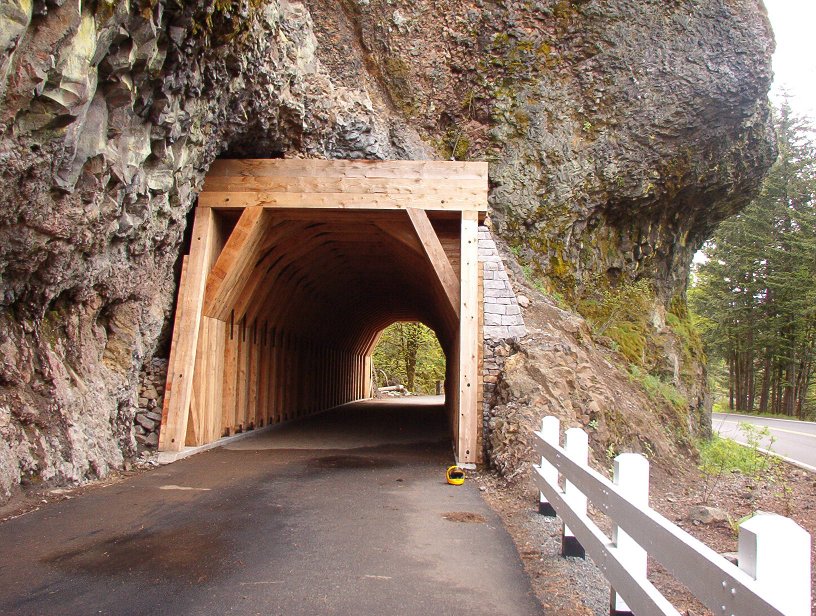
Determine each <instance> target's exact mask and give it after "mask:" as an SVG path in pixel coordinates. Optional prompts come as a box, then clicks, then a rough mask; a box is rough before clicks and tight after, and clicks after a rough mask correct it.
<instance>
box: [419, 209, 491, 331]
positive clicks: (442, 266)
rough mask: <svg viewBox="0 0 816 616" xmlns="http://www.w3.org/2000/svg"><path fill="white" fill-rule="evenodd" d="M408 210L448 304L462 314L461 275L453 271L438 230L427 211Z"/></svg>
mask: <svg viewBox="0 0 816 616" xmlns="http://www.w3.org/2000/svg"><path fill="white" fill-rule="evenodd" d="M406 211H407V213H408V218H409V219H410V220H411V224H412V225H413V227H414V231H415V232H416V234H417V237H418V238H419V241H420V242H421V243H422V248H423V250H424V251H425V255H426V256H427V257H428V261H429V262H430V264H431V267H433V270H434V272H435V273H436V277H437V278H438V279H439V282H440V283H441V284H442V290H443V291H444V292H445V297H446V298H447V300H448V304H449V305H450V308H451V310H453V313H454V314H455V315H456V316H457V317H458V316H459V314H460V306H459V296H460V292H459V277H458V276H457V275H456V272H454V271H453V267H452V266H451V264H450V261H449V260H448V256H447V255H446V254H445V250H444V248H442V244H441V242H440V241H439V238H438V237H437V235H436V231H434V228H433V226H432V225H431V221H430V220H429V219H428V214H427V212H425V211H423V210H415V209H413V208H409V209H408V210H406ZM474 220H475V219H474Z"/></svg>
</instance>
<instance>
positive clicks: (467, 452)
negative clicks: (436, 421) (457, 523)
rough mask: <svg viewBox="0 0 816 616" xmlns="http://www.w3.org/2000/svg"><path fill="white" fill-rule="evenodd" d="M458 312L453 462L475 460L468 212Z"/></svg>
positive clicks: (473, 258) (475, 284) (473, 240)
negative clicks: (454, 450) (457, 379)
mask: <svg viewBox="0 0 816 616" xmlns="http://www.w3.org/2000/svg"><path fill="white" fill-rule="evenodd" d="M461 242H462V248H461V255H462V257H461V281H462V288H461V308H460V313H459V314H460V320H459V354H458V355H459V405H458V406H459V408H458V422H457V423H458V425H459V430H458V435H457V443H456V452H457V461H458V462H459V463H460V464H473V463H475V462H476V461H477V459H478V452H477V451H476V447H477V425H476V422H477V417H478V416H479V413H478V409H477V408H476V401H477V398H478V391H477V389H478V387H479V379H478V365H479V344H480V341H479V309H480V306H479V255H478V253H479V251H478V243H479V222H478V219H477V217H476V215H475V213H472V212H462V240H461Z"/></svg>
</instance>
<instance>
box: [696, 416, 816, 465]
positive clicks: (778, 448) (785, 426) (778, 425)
mask: <svg viewBox="0 0 816 616" xmlns="http://www.w3.org/2000/svg"><path fill="white" fill-rule="evenodd" d="M742 422H745V423H749V424H752V425H755V426H759V427H760V428H762V427H765V426H767V427H768V429H769V430H770V431H771V435H772V436H773V437H774V439H775V440H774V442H773V445H772V447H771V449H772V451H773V452H774V453H777V454H779V455H781V456H784V457H785V458H788V459H790V460H791V461H793V462H796V463H798V464H800V465H803V466H805V467H808V468H810V470H813V471H816V423H812V422H809V421H797V420H795V419H771V418H769V417H757V416H755V415H739V414H737V413H712V415H711V423H712V427H713V429H714V431H715V432H719V433H720V434H721V435H722V436H727V437H728V438H732V439H734V440H735V441H739V442H740V443H745V442H746V439H745V434H743V433H742V431H740V429H739V424H740V423H742ZM768 444H769V441H768V439H767V438H766V439H763V442H762V445H761V447H763V448H767V447H768Z"/></svg>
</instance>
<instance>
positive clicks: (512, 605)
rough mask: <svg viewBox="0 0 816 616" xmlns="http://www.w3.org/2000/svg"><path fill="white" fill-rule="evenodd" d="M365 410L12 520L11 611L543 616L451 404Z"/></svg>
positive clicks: (5, 596)
mask: <svg viewBox="0 0 816 616" xmlns="http://www.w3.org/2000/svg"><path fill="white" fill-rule="evenodd" d="M433 402H438V399H437V400H432V401H428V400H426V401H425V404H424V405H414V406H406V405H405V403H402V404H399V403H391V402H378V401H373V402H372V403H368V404H366V403H363V404H356V405H351V406H347V407H344V408H342V409H339V410H335V411H332V412H328V413H324V414H322V415H319V416H316V417H313V418H310V419H307V420H303V421H300V422H297V423H293V424H291V425H289V426H279V427H276V428H275V429H273V430H270V431H268V432H266V433H260V434H258V435H254V436H252V437H250V438H247V439H245V440H243V441H238V442H235V443H233V444H232V445H228V446H226V447H221V448H217V449H213V450H210V451H207V452H205V453H201V454H199V455H196V456H193V457H190V458H187V459H185V460H182V461H180V462H176V463H174V464H171V465H169V466H164V467H160V468H159V469H156V470H154V471H152V472H145V473H141V474H138V475H136V476H133V477H130V478H128V479H125V480H123V481H121V482H119V483H115V484H113V485H110V486H106V487H98V488H94V489H85V490H81V491H80V492H81V493H79V494H77V495H76V496H75V497H74V498H72V499H70V500H64V501H60V502H54V503H51V504H48V505H44V506H43V507H42V508H41V509H39V510H37V511H34V512H31V513H28V514H25V515H23V516H21V517H18V518H15V519H12V520H9V521H7V522H5V523H3V524H0V552H1V553H2V556H1V557H0V614H14V615H20V616H26V615H38V616H47V615H50V614H59V615H61V616H70V615H73V614H114V615H130V614H134V615H135V614H139V615H143V614H151V615H161V614H168V615H170V614H172V615H174V616H180V615H185V614H190V615H192V614H196V615H200V614H219V615H221V614H247V615H248V614H263V615H265V616H266V615H274V614H281V615H286V616H298V615H304V616H305V615H317V614H320V615H324V614H325V615H341V614H342V615H374V614H376V615H378V616H379V615H382V614H407V615H411V614H413V615H426V614H434V615H443V614H450V615H453V614H484V615H487V614H490V615H496V614H506V615H528V614H529V615H532V614H541V613H542V610H541V606H540V604H539V603H538V602H537V601H536V600H535V598H534V596H533V593H532V590H531V587H530V582H529V579H528V578H527V577H526V575H525V573H524V571H523V567H522V563H521V560H520V559H519V556H518V554H517V552H516V550H515V547H514V546H513V543H512V540H511V539H510V536H509V535H508V533H507V532H506V531H505V529H504V528H503V527H502V525H501V522H500V520H499V519H498V517H497V516H496V515H495V514H494V513H493V512H492V510H490V509H489V508H488V507H487V505H486V504H485V503H484V501H483V500H482V498H481V494H480V492H479V490H478V489H477V487H476V486H475V484H474V483H473V482H466V483H465V485H464V486H461V487H454V486H449V485H448V484H447V483H445V481H444V472H445V468H446V467H447V465H448V464H449V463H451V456H452V453H451V443H450V436H449V433H448V431H447V420H446V418H445V415H444V411H443V409H442V408H441V407H439V406H437V405H436V404H433Z"/></svg>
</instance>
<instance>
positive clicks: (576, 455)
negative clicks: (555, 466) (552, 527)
mask: <svg viewBox="0 0 816 616" xmlns="http://www.w3.org/2000/svg"><path fill="white" fill-rule="evenodd" d="M564 451H566V453H567V457H568V458H569V459H570V460H572V461H573V462H576V463H577V464H582V465H584V466H586V464H587V461H588V460H589V437H588V436H587V433H586V432H584V431H583V430H582V429H581V428H570V429H569V430H567V431H566V439H565V442H564ZM564 499H565V500H566V501H567V502H569V503H570V507H572V509H573V511H575V512H577V513H578V514H579V515H586V510H587V497H586V496H585V495H584V493H583V492H581V490H579V489H578V487H577V486H575V485H573V484H572V482H570V481H567V482H566V485H565V489H564ZM561 556H575V557H577V558H585V557H586V552H585V551H584V547H583V546H582V545H581V544H580V543H579V542H578V538H577V537H576V536H575V534H574V533H573V532H572V531H571V530H570V529H569V527H568V526H567V525H566V524H564V530H563V534H562V535H561Z"/></svg>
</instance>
